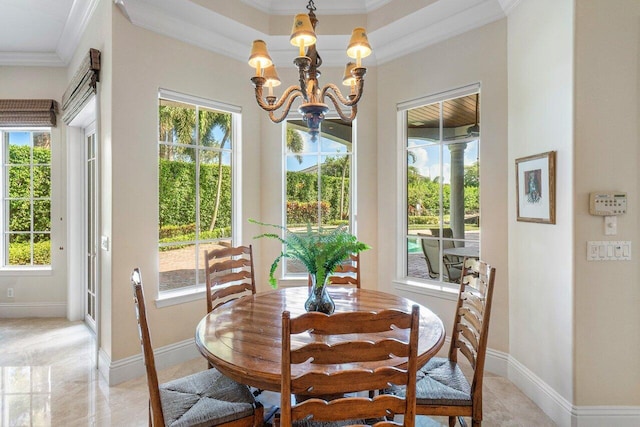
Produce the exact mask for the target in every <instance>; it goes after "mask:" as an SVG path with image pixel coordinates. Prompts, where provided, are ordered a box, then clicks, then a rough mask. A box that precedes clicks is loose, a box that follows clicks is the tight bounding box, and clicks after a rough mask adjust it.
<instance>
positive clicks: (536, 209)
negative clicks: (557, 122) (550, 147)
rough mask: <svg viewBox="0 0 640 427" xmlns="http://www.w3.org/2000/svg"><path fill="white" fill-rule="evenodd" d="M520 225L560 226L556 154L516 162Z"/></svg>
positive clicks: (546, 154)
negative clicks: (557, 209) (558, 223)
mask: <svg viewBox="0 0 640 427" xmlns="http://www.w3.org/2000/svg"><path fill="white" fill-rule="evenodd" d="M516 200H517V203H518V206H517V210H518V214H517V215H518V217H517V220H518V221H527V222H539V223H543V224H555V223H556V152H555V151H549V152H546V153H542V154H536V155H534V156H528V157H522V158H519V159H516Z"/></svg>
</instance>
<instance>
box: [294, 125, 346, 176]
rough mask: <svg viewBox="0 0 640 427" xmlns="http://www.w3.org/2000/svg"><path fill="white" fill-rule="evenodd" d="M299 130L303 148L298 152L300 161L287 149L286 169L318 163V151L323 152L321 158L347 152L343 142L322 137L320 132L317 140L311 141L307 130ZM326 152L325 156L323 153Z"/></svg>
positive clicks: (295, 168) (302, 167)
mask: <svg viewBox="0 0 640 427" xmlns="http://www.w3.org/2000/svg"><path fill="white" fill-rule="evenodd" d="M296 132H299V133H300V135H301V136H302V139H303V142H304V144H303V150H302V152H301V153H300V155H301V156H302V163H298V159H297V158H296V157H295V156H294V155H292V154H293V153H291V152H290V151H287V170H288V171H299V170H303V169H306V168H308V167H311V166H316V165H317V163H318V153H319V152H320V153H322V154H323V160H324V158H326V157H335V156H336V155H337V154H338V153H347V147H346V146H345V145H344V144H340V143H338V142H335V141H332V140H330V139H327V138H323V137H322V133H320V135H319V136H318V141H317V142H311V136H310V135H309V133H308V132H303V131H299V130H296ZM325 153H326V156H325V155H324V154H325Z"/></svg>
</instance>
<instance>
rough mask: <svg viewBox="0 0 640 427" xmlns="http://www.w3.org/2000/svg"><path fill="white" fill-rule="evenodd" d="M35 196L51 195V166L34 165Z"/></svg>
mask: <svg viewBox="0 0 640 427" xmlns="http://www.w3.org/2000/svg"><path fill="white" fill-rule="evenodd" d="M33 197H51V167H50V166H34V167H33Z"/></svg>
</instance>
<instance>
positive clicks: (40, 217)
mask: <svg viewBox="0 0 640 427" xmlns="http://www.w3.org/2000/svg"><path fill="white" fill-rule="evenodd" d="M33 231H51V200H34V201H33Z"/></svg>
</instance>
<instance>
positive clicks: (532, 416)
mask: <svg viewBox="0 0 640 427" xmlns="http://www.w3.org/2000/svg"><path fill="white" fill-rule="evenodd" d="M94 360H95V348H94V339H93V335H92V334H91V333H90V332H89V330H88V329H87V328H86V327H85V326H84V324H83V323H81V322H68V321H66V320H64V319H48V318H46V319H0V427H10V426H11V427H14V426H15V427H27V426H31V427H47V426H53V427H58V426H64V427H76V426H77V427H84V426H99V427H101V426H114V427H115V426H118V427H122V426H124V427H129V426H131V427H137V426H140V427H142V426H147V425H148V419H147V402H148V392H147V385H146V377H140V378H136V379H134V380H131V381H127V382H125V383H122V384H119V385H117V386H114V387H108V386H107V385H106V383H105V381H104V379H102V378H101V377H100V375H99V374H98V372H97V371H96V370H95V369H94V366H95V363H94ZM206 367H207V364H206V362H205V361H204V360H201V359H195V360H192V361H188V362H184V363H182V364H180V365H176V366H173V367H171V368H167V369H164V370H162V371H160V372H159V377H160V378H159V379H160V381H161V382H166V381H169V380H171V379H173V378H178V377H182V376H185V375H188V374H191V373H194V372H197V371H200V370H203V369H206ZM484 391H485V394H484V422H483V425H484V426H488V427H493V426H526V427H528V426H536V427H538V426H553V425H554V424H553V422H552V421H551V420H550V419H549V418H548V417H547V416H546V415H545V414H544V413H543V412H542V411H541V410H540V409H539V408H538V407H537V406H536V405H535V404H534V403H533V402H532V401H531V400H530V399H528V398H527V397H526V396H525V395H524V394H522V393H521V392H520V391H519V390H518V389H517V388H516V387H515V386H514V385H513V384H512V383H511V382H509V381H508V380H506V379H504V378H502V377H499V376H495V375H491V374H487V375H486V376H485V389H484ZM260 400H262V401H263V402H264V404H265V409H267V408H268V407H269V406H273V405H277V404H278V402H279V395H278V394H277V393H271V392H265V393H263V394H262V395H261V396H260ZM416 425H417V426H419V427H436V426H444V425H447V420H446V419H445V418H442V417H434V418H428V417H418V419H417V424H416Z"/></svg>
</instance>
